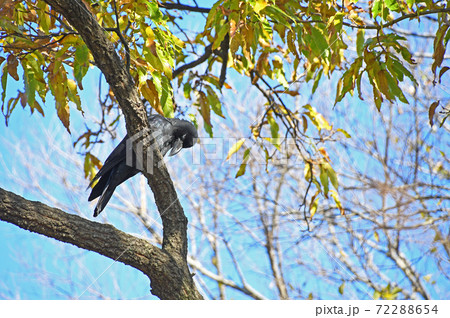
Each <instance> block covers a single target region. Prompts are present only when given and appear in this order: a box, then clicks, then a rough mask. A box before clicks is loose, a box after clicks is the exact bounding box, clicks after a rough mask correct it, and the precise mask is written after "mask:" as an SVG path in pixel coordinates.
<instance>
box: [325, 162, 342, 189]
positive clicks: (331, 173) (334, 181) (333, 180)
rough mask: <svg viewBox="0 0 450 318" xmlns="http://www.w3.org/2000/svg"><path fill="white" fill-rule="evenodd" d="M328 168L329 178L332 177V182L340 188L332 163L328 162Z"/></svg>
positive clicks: (335, 186) (336, 187)
mask: <svg viewBox="0 0 450 318" xmlns="http://www.w3.org/2000/svg"><path fill="white" fill-rule="evenodd" d="M325 165H326V170H327V174H328V178H329V179H330V182H331V184H332V185H333V187H334V188H335V189H336V190H338V188H339V183H338V178H337V176H336V172H335V171H334V169H333V167H331V165H330V164H328V163H326V164H325Z"/></svg>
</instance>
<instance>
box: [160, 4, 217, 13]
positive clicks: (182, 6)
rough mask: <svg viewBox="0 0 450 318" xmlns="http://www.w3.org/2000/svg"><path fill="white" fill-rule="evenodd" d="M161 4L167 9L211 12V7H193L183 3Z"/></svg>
mask: <svg viewBox="0 0 450 318" xmlns="http://www.w3.org/2000/svg"><path fill="white" fill-rule="evenodd" d="M159 6H160V7H161V8H163V9H167V10H183V11H190V12H199V13H209V11H211V9H210V8H201V7H198V6H197V7H192V6H188V5H185V4H181V3H160V4H159Z"/></svg>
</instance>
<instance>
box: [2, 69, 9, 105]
mask: <svg viewBox="0 0 450 318" xmlns="http://www.w3.org/2000/svg"><path fill="white" fill-rule="evenodd" d="M2 71H3V73H2V105H4V104H5V97H6V86H7V83H8V69H7V65H5V66H3V70H2ZM2 108H3V106H2Z"/></svg>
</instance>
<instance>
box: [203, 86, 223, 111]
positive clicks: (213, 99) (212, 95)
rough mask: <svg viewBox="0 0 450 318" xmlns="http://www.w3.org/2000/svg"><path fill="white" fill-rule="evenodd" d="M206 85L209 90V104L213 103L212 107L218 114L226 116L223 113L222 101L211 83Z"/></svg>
mask: <svg viewBox="0 0 450 318" xmlns="http://www.w3.org/2000/svg"><path fill="white" fill-rule="evenodd" d="M205 87H206V92H207V99H208V102H209V104H210V105H211V109H212V110H213V112H214V113H215V114H216V115H218V116H220V117H222V118H225V116H224V115H223V114H222V103H221V102H220V100H219V97H218V96H217V94H216V92H215V91H214V90H213V89H212V87H211V86H209V85H205Z"/></svg>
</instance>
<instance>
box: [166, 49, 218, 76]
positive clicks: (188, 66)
mask: <svg viewBox="0 0 450 318" xmlns="http://www.w3.org/2000/svg"><path fill="white" fill-rule="evenodd" d="M212 53H213V51H212V43H211V44H210V45H208V46H207V47H205V53H204V54H203V55H202V56H200V57H199V58H198V59H197V60H195V61H192V62H190V63H187V64H184V65H182V66H180V67H179V68H177V69H176V70H175V71H173V77H177V76H178V75H180V74H181V73H183V72H184V71H186V70H188V69H191V68H194V67H196V66H197V65H200V64H202V63H203V62H204V61H206V60H207V59H208V58H209V57H210V56H211V54H212Z"/></svg>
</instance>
